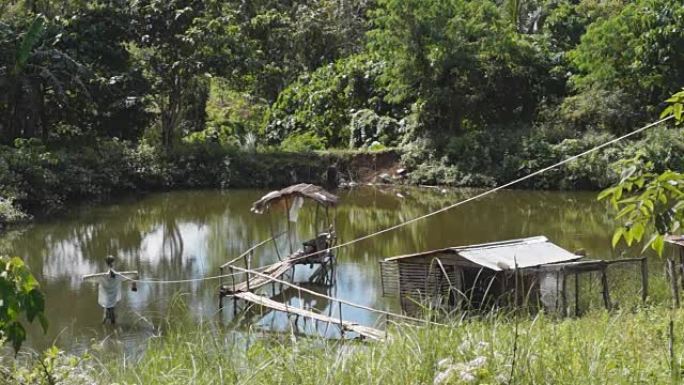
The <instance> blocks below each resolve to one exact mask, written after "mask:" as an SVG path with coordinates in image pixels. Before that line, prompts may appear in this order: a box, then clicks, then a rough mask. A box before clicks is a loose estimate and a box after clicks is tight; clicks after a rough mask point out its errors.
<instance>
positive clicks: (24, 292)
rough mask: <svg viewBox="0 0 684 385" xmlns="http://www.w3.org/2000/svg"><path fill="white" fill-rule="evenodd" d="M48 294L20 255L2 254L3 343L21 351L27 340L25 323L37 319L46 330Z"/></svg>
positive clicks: (0, 309)
mask: <svg viewBox="0 0 684 385" xmlns="http://www.w3.org/2000/svg"><path fill="white" fill-rule="evenodd" d="M44 310H45V296H44V294H43V293H42V292H41V291H40V288H39V286H38V281H36V279H35V278H34V277H33V275H32V274H31V271H29V269H28V267H26V265H25V264H24V262H23V261H22V260H21V259H19V258H16V257H15V258H8V257H3V256H0V342H5V341H8V342H10V343H11V344H12V347H13V348H14V351H15V352H17V351H19V348H20V347H21V344H22V343H23V342H24V340H25V339H26V328H25V327H24V324H25V323H26V322H28V323H31V322H33V321H34V320H36V319H37V320H38V321H39V322H40V324H41V326H42V327H43V330H45V329H47V319H46V318H45V315H44V314H43V311H44Z"/></svg>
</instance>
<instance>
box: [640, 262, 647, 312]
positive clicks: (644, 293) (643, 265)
mask: <svg viewBox="0 0 684 385" xmlns="http://www.w3.org/2000/svg"><path fill="white" fill-rule="evenodd" d="M647 298H648V259H646V257H644V258H642V259H641V300H642V301H643V302H644V303H646V299H647Z"/></svg>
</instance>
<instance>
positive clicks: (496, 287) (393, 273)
mask: <svg viewBox="0 0 684 385" xmlns="http://www.w3.org/2000/svg"><path fill="white" fill-rule="evenodd" d="M645 261H646V260H645V259H644V258H634V259H621V260H612V261H606V260H585V259H584V256H582V255H578V254H576V253H572V252H570V251H568V250H565V249H563V248H562V247H560V246H558V245H555V244H553V243H552V242H550V241H549V240H548V239H547V238H546V237H543V236H537V237H531V238H523V239H514V240H507V241H500V242H492V243H485V244H478V245H470V246H460V247H448V248H444V249H438V250H431V251H426V252H420V253H414V254H409V255H402V256H396V257H391V258H386V259H384V260H383V261H381V263H380V264H381V275H382V288H383V294H384V295H388V296H398V297H399V299H400V302H401V306H402V308H403V309H404V310H405V311H409V312H412V311H415V310H417V309H418V307H419V306H432V307H434V306H439V307H444V306H447V307H449V308H452V309H453V308H460V309H467V310H469V309H491V308H497V307H503V306H525V307H531V308H537V309H538V308H544V309H546V310H549V311H554V312H560V313H561V314H563V315H567V314H568V313H569V311H570V310H571V307H573V306H571V305H574V308H575V314H579V302H580V301H579V296H580V286H579V277H580V274H584V273H595V274H597V275H598V276H600V277H601V292H602V297H603V302H604V305H605V307H606V308H610V307H611V301H610V290H609V285H608V276H607V272H606V270H607V267H608V266H610V265H612V264H616V263H638V264H639V265H638V266H639V267H640V269H641V270H642V272H641V278H642V295H643V296H644V298H645V296H646V293H647V286H646V285H647V281H646V272H645V269H646V263H645ZM570 278H574V279H573V280H572V283H574V287H573V288H570V287H569V283H570ZM570 294H572V297H573V298H569V297H570ZM571 302H572V304H571Z"/></svg>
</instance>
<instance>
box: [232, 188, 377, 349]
mask: <svg viewBox="0 0 684 385" xmlns="http://www.w3.org/2000/svg"><path fill="white" fill-rule="evenodd" d="M304 199H307V200H311V201H313V202H315V203H316V211H315V214H314V221H313V226H314V228H315V229H317V230H316V232H315V233H314V234H313V236H314V237H313V238H312V239H309V240H307V241H305V242H303V243H302V244H301V248H300V249H299V250H298V251H294V250H295V245H294V244H293V242H292V237H291V235H292V233H293V229H292V223H296V222H297V218H298V216H299V214H298V213H299V210H300V209H301V208H302V205H303V204H304ZM338 200H339V198H338V197H337V196H335V195H333V194H331V193H329V192H327V191H325V190H324V189H323V188H321V187H319V186H314V185H311V184H298V185H293V186H290V187H287V188H284V189H282V190H278V191H271V192H270V193H268V194H266V195H264V196H263V197H262V198H261V199H259V200H258V201H256V202H254V204H253V205H252V209H251V211H252V212H254V213H257V214H262V213H264V212H266V211H269V210H278V211H280V210H283V212H284V214H285V222H286V228H287V230H286V231H284V232H281V233H279V234H275V232H274V231H273V230H272V231H271V233H272V237H271V238H270V239H269V240H266V241H262V242H260V243H258V244H256V245H254V246H253V247H251V248H250V249H248V250H247V251H246V252H244V253H243V254H241V255H240V256H238V257H236V258H234V259H232V260H231V261H229V262H226V263H224V264H223V265H221V266H220V272H221V281H220V286H219V309H222V308H223V298H224V297H232V299H233V312H234V316H237V313H238V299H239V300H242V301H244V302H246V303H252V304H256V305H259V306H261V307H263V308H267V309H271V310H275V311H281V312H285V313H287V314H294V315H296V316H297V317H302V318H303V319H307V318H308V319H311V320H314V321H320V322H324V323H327V324H329V325H337V326H339V328H340V331H341V333H342V334H343V335H344V333H346V332H350V333H354V334H357V335H358V336H359V337H360V338H363V339H368V340H373V341H381V340H384V339H385V332H383V331H381V330H378V329H375V328H372V327H369V326H363V325H359V324H358V323H356V322H350V321H344V320H343V319H342V307H341V306H342V302H344V301H342V300H339V299H335V298H331V297H329V296H327V295H325V294H320V293H316V292H311V291H309V292H310V293H312V294H314V295H317V296H320V297H323V298H326V299H327V300H329V301H337V302H338V303H339V305H340V314H339V318H335V317H332V316H331V315H324V314H321V313H317V312H315V311H313V310H311V309H305V308H303V307H293V306H291V305H288V304H287V303H284V302H287V299H284V302H279V301H275V300H273V299H271V298H268V297H265V296H264V295H262V294H263V293H264V290H260V289H262V288H264V287H265V286H267V285H269V284H270V285H271V287H272V295H273V296H275V295H276V291H277V287H281V288H282V286H283V285H286V286H289V285H291V286H294V287H296V288H298V290H303V289H302V288H301V287H298V286H297V285H295V284H294V282H292V281H294V276H295V274H294V272H295V268H296V266H297V265H308V266H309V268H313V267H314V266H316V268H315V269H314V271H313V272H312V274H311V275H310V277H309V283H311V284H316V285H321V286H324V287H331V286H333V285H334V283H335V273H334V268H335V261H336V258H335V255H334V254H333V253H332V249H333V247H334V245H335V243H336V241H337V236H336V234H335V230H334V221H333V220H331V219H330V215H329V212H328V209H329V208H333V207H334V206H336V205H337V201H338ZM319 211H321V214H322V215H321V216H319ZM318 229H324V230H318ZM283 234H285V235H286V236H287V238H286V239H287V243H288V249H289V251H290V254H289V255H288V256H287V257H285V258H281V253H280V251H279V250H280V249H279V247H278V244H277V242H276V239H277V238H278V237H280V236H281V235H283ZM268 242H273V245H274V248H275V253H276V256H277V257H278V262H275V263H273V264H271V265H267V266H263V267H258V268H255V269H253V268H252V258H253V256H254V250H255V249H257V248H258V247H261V246H263V245H265V244H266V243H268ZM240 262H242V263H240ZM237 264H241V265H242V266H238V265H237ZM236 271H237V272H238V273H237V274H240V273H244V274H245V277H244V280H243V281H241V282H236V280H235V277H236ZM226 272H229V274H227V275H225V276H226V277H230V280H231V282H230V283H226V282H224V281H223V279H222V277H223V276H224V274H225V273H226ZM288 272H289V273H290V274H288ZM288 281H289V282H288Z"/></svg>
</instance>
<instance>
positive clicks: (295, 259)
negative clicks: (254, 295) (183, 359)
mask: <svg viewBox="0 0 684 385" xmlns="http://www.w3.org/2000/svg"><path fill="white" fill-rule="evenodd" d="M301 256H302V253H301V252H296V253H294V254H292V255H290V256H288V257H287V258H285V259H283V260H282V261H279V262H277V263H275V264H273V265H271V266H269V267H268V268H267V269H266V270H264V271H262V272H261V274H262V275H256V274H249V278H248V280H247V281H243V282H240V283H237V284H236V285H235V287H233V286H231V285H225V284H224V285H222V286H221V289H220V290H221V293H220V295H222V296H226V295H231V294H234V293H242V292H247V291H255V290H256V289H259V288H261V287H262V286H264V285H266V284H269V283H271V282H273V279H281V277H282V276H283V275H284V274H285V273H286V272H287V271H288V270H290V269H291V268H292V267H293V266H296V265H314V264H320V265H321V266H325V265H326V264H328V263H329V262H331V258H333V257H331V256H328V255H315V256H312V257H309V258H303V259H301ZM226 268H229V267H226ZM317 273H318V272H317ZM265 276H268V277H265Z"/></svg>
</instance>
